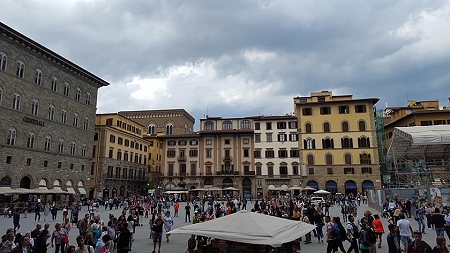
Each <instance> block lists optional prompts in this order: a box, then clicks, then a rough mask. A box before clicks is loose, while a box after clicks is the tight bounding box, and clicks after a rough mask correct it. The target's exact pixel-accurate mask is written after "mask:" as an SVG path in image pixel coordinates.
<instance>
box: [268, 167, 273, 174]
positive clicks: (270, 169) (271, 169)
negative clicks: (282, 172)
mask: <svg viewBox="0 0 450 253" xmlns="http://www.w3.org/2000/svg"><path fill="white" fill-rule="evenodd" d="M267 174H268V175H269V176H273V166H271V165H269V166H267Z"/></svg>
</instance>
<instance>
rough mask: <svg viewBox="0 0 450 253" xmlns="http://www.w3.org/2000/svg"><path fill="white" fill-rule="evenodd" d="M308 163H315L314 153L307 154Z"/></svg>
mask: <svg viewBox="0 0 450 253" xmlns="http://www.w3.org/2000/svg"><path fill="white" fill-rule="evenodd" d="M307 161H308V165H314V155H312V154H309V155H308V156H307Z"/></svg>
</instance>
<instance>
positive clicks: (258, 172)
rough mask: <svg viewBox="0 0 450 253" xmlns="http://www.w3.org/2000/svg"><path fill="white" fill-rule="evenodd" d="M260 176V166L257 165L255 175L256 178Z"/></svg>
mask: <svg viewBox="0 0 450 253" xmlns="http://www.w3.org/2000/svg"><path fill="white" fill-rule="evenodd" d="M261 174H262V173H261V166H260V165H257V166H256V175H257V176H261Z"/></svg>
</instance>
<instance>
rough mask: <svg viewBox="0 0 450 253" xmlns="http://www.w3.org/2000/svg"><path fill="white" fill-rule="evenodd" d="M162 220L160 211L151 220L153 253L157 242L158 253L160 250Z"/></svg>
mask: <svg viewBox="0 0 450 253" xmlns="http://www.w3.org/2000/svg"><path fill="white" fill-rule="evenodd" d="M163 225H164V221H163V219H162V216H161V213H159V214H158V217H157V218H156V219H155V221H154V222H153V227H152V229H153V232H154V235H153V251H152V253H155V250H156V244H158V253H160V252H161V240H162V230H163Z"/></svg>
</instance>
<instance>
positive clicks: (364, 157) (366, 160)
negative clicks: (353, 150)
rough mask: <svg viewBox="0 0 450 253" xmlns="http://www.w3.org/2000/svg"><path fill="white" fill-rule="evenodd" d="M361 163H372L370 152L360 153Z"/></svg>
mask: <svg viewBox="0 0 450 253" xmlns="http://www.w3.org/2000/svg"><path fill="white" fill-rule="evenodd" d="M359 163H360V164H371V163H372V162H371V161H370V154H360V155H359Z"/></svg>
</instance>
